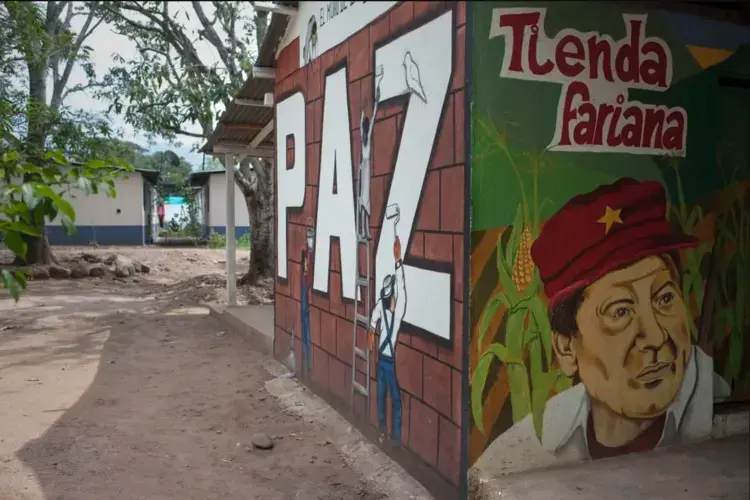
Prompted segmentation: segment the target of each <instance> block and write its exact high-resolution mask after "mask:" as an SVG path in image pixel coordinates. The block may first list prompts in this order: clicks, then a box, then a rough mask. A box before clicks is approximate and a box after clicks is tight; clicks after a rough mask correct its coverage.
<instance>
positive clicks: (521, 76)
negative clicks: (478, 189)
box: [489, 8, 688, 156]
mask: <svg viewBox="0 0 750 500" xmlns="http://www.w3.org/2000/svg"><path fill="white" fill-rule="evenodd" d="M546 13H547V9H545V8H507V9H494V10H493V12H492V25H491V27H490V33H489V37H490V38H491V39H492V38H495V37H498V36H502V37H503V38H504V40H505V55H504V57H503V61H502V67H501V71H500V76H501V77H503V78H514V79H518V80H528V81H536V82H549V83H559V84H560V85H561V92H560V100H559V104H558V107H557V117H556V127H555V134H554V137H553V138H552V140H551V142H550V144H549V146H548V149H549V150H550V151H561V152H562V151H565V152H572V151H581V152H599V153H604V152H620V153H631V154H646V155H670V156H685V154H686V137H687V127H688V116H687V112H686V111H685V109H684V108H682V107H668V106H664V105H652V104H646V103H643V102H639V101H637V100H630V99H629V96H628V92H629V90H630V89H638V90H647V91H656V92H664V91H666V90H667V89H669V87H670V85H671V84H672V54H671V52H670V49H669V47H668V46H667V44H666V43H665V42H664V41H663V40H661V39H660V38H657V37H652V36H651V37H649V36H646V26H647V16H646V15H630V14H623V21H624V23H625V37H624V38H622V39H621V40H614V39H613V38H612V37H611V36H609V35H604V34H600V33H597V32H586V33H584V32H580V31H578V30H575V29H563V30H560V31H559V32H558V33H557V34H556V35H555V36H554V37H552V38H549V37H548V36H547V35H546V33H545V30H544V21H545V15H546Z"/></svg>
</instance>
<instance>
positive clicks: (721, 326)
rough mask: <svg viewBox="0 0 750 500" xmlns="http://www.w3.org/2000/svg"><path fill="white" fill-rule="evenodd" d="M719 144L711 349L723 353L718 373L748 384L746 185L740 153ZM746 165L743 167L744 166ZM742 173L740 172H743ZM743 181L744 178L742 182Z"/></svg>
mask: <svg viewBox="0 0 750 500" xmlns="http://www.w3.org/2000/svg"><path fill="white" fill-rule="evenodd" d="M728 149H729V148H728V147H727V146H725V147H723V148H722V150H723V152H724V153H725V154H723V155H720V158H719V167H720V170H721V172H722V175H723V176H724V183H725V186H726V187H725V191H724V196H723V199H724V201H725V203H726V210H725V212H724V213H723V214H721V215H720V216H719V217H717V221H716V222H717V236H716V248H717V250H716V251H717V252H718V255H717V259H716V263H717V266H718V270H717V273H716V274H717V279H718V293H717V296H716V300H715V304H714V317H713V320H714V324H713V330H714V349H715V350H718V349H723V350H725V352H726V353H727V357H726V359H724V360H722V361H723V370H722V373H721V374H722V376H723V377H724V379H725V380H726V381H727V382H728V383H729V384H733V383H734V386H735V389H747V388H750V375H746V376H745V377H744V378H743V379H741V378H740V376H741V373H742V372H741V367H742V361H743V359H742V357H743V353H744V352H745V350H746V349H745V342H747V339H745V336H746V335H747V334H748V332H750V283H749V282H748V277H750V212H748V209H747V186H745V187H744V188H743V185H742V183H741V181H742V180H743V177H747V174H748V172H743V171H742V166H743V165H746V163H745V162H746V158H744V157H743V155H739V156H738V155H736V154H726V153H727V152H728ZM744 168H747V167H744ZM743 174H744V175H743ZM746 182H747V181H745V183H746Z"/></svg>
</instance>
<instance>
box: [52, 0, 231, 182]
mask: <svg viewBox="0 0 750 500" xmlns="http://www.w3.org/2000/svg"><path fill="white" fill-rule="evenodd" d="M201 3H202V4H203V9H204V11H205V13H206V16H207V17H208V18H209V19H210V18H211V17H212V15H213V7H212V5H211V3H210V2H201ZM181 4H182V5H181ZM170 5H171V6H173V7H172V10H173V11H174V12H175V18H176V19H177V20H178V21H180V22H181V23H182V24H183V25H184V26H186V27H187V28H188V29H189V30H190V31H191V35H194V38H195V39H197V38H198V35H197V29H198V28H199V27H200V22H199V21H198V20H197V16H195V14H194V12H193V9H192V7H191V6H190V3H189V2H170ZM186 10H187V11H188V12H189V14H190V18H189V19H188V17H187V16H186V15H185V11H186ZM83 22H84V17H83V16H80V17H78V18H76V19H75V20H74V21H73V29H74V30H75V31H76V32H77V31H79V30H80V28H81V27H82V25H83ZM217 28H218V26H217ZM85 44H86V45H89V46H90V47H92V48H93V49H94V50H93V53H92V60H93V62H94V67H95V69H96V76H97V78H101V77H102V76H104V75H105V74H106V72H107V71H108V70H109V69H110V68H111V67H112V66H113V65H114V62H113V59H112V55H113V54H115V53H117V54H120V55H121V56H122V57H123V58H125V60H130V59H132V58H134V57H135V55H136V50H135V45H134V44H133V43H131V42H130V41H129V40H128V39H127V38H125V37H123V36H120V35H117V34H116V33H114V32H113V31H112V29H111V27H110V26H109V25H107V24H105V23H102V24H101V25H100V26H99V27H98V28H97V29H96V31H94V33H92V34H91V36H90V37H89V38H88V39H87V40H86V42H85ZM196 48H197V50H198V54H199V56H200V57H201V59H202V60H203V62H204V63H205V64H207V65H211V64H214V63H217V62H218V61H219V56H218V54H217V53H216V51H215V49H214V48H213V47H212V46H211V45H210V44H208V42H202V41H199V42H197V44H196ZM78 83H86V76H85V74H84V73H83V70H82V69H81V68H80V67H76V68H75V69H74V70H73V73H72V74H71V77H70V81H69V82H68V87H72V86H73V85H76V84H78ZM51 87H52V86H51V85H49V89H50V95H51ZM65 104H66V105H69V106H72V107H75V108H80V109H85V110H90V111H100V112H103V113H106V111H107V108H108V107H109V103H108V102H104V101H97V100H96V99H94V98H93V97H92V96H91V95H90V94H89V93H87V92H85V91H84V92H77V93H74V94H71V95H69V96H68V97H67V98H66V100H65ZM110 119H111V120H112V123H113V126H114V127H117V128H121V129H122V130H123V136H122V139H123V140H127V141H132V142H135V143H137V144H140V145H142V146H143V147H146V148H148V149H150V150H151V151H163V150H165V149H172V150H173V151H175V152H176V153H177V154H178V155H180V156H184V157H185V158H186V159H187V160H188V161H189V162H190V163H192V164H193V166H194V167H197V168H200V166H201V162H202V161H203V155H202V154H200V153H197V152H191V148H192V147H193V146H195V145H198V146H201V145H202V143H203V141H202V140H199V139H193V138H190V137H185V138H180V139H179V140H180V141H181V142H182V145H181V146H179V147H175V146H172V145H170V144H168V143H167V142H166V141H164V140H161V139H156V141H157V142H156V144H154V145H149V144H148V141H147V139H146V138H145V137H144V136H143V135H141V134H138V133H136V131H135V130H133V128H132V127H131V126H130V125H127V124H125V122H124V120H123V119H122V118H121V117H119V116H117V115H116V114H115V113H114V112H112V113H111V114H110ZM183 128H185V129H186V130H188V131H190V132H197V133H200V127H198V126H197V125H188V124H185V125H184V127H183ZM208 161H209V158H208V157H207V158H206V163H208Z"/></svg>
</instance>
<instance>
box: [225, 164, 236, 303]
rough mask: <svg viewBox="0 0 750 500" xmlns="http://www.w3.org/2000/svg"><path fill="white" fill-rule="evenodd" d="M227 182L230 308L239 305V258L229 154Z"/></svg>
mask: <svg viewBox="0 0 750 500" xmlns="http://www.w3.org/2000/svg"><path fill="white" fill-rule="evenodd" d="M224 165H225V171H226V181H227V186H226V187H227V193H226V201H227V210H226V214H227V220H226V228H227V250H226V258H227V297H228V300H227V304H228V305H230V306H235V305H237V271H236V266H235V264H236V262H235V259H236V257H237V242H236V240H235V230H234V158H233V155H231V154H227V155H226V157H225V161H224Z"/></svg>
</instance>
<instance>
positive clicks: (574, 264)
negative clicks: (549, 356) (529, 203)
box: [531, 178, 699, 308]
mask: <svg viewBox="0 0 750 500" xmlns="http://www.w3.org/2000/svg"><path fill="white" fill-rule="evenodd" d="M666 210H667V196H666V192H665V190H664V187H663V186H662V185H661V184H660V183H659V182H656V181H638V180H635V179H630V178H622V179H618V180H617V181H615V182H614V183H612V184H608V185H604V186H599V187H598V188H597V189H595V190H594V191H592V192H590V193H586V194H581V195H578V196H576V197H574V198H572V199H571V200H570V201H568V202H567V203H566V204H565V205H564V206H563V207H562V208H561V209H560V211H558V212H557V213H556V214H555V215H553V216H552V217H550V218H549V219H548V220H547V221H546V222H545V223H544V226H543V227H542V231H541V234H540V235H539V238H537V239H536V241H535V242H534V244H533V245H532V246H531V257H532V259H533V260H534V263H535V264H536V266H537V267H538V268H539V274H540V276H541V279H542V281H543V282H544V292H545V294H546V295H547V298H548V299H549V307H550V308H553V307H554V306H555V305H557V304H559V303H560V302H561V301H562V300H564V299H565V298H566V297H568V296H570V295H571V294H572V293H573V292H575V291H577V290H580V289H581V288H584V287H587V286H588V285H590V284H592V283H594V282H595V281H597V280H598V279H599V278H602V277H603V276H604V275H606V274H608V273H610V272H612V271H614V270H616V269H620V268H623V267H627V266H629V265H631V264H634V263H636V262H638V261H639V260H641V259H644V258H646V257H650V256H653V255H660V254H663V253H666V252H670V251H673V250H679V249H683V248H690V247H695V246H697V245H698V243H699V242H698V240H697V239H696V238H694V237H692V236H688V235H686V234H683V233H680V232H675V231H673V230H672V228H671V226H670V224H669V221H668V220H667V217H666Z"/></svg>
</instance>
